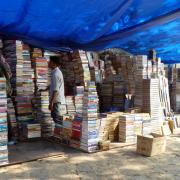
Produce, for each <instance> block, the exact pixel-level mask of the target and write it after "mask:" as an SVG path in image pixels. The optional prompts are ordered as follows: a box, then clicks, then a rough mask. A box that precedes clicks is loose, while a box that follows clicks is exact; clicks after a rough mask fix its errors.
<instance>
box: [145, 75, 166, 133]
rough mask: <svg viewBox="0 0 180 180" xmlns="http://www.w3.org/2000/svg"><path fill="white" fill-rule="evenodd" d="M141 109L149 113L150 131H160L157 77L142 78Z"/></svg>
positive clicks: (160, 111) (160, 113)
mask: <svg viewBox="0 0 180 180" xmlns="http://www.w3.org/2000/svg"><path fill="white" fill-rule="evenodd" d="M143 111H144V112H147V113H150V115H151V126H152V132H156V133H160V132H161V126H162V124H163V114H162V108H161V104H160V97H159V79H158V78H156V79H144V80H143Z"/></svg>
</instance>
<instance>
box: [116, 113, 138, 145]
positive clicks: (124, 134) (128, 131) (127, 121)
mask: <svg viewBox="0 0 180 180" xmlns="http://www.w3.org/2000/svg"><path fill="white" fill-rule="evenodd" d="M119 141H120V142H124V143H134V142H135V141H136V136H135V131H134V115H133V114H124V115H121V116H120V117H119Z"/></svg>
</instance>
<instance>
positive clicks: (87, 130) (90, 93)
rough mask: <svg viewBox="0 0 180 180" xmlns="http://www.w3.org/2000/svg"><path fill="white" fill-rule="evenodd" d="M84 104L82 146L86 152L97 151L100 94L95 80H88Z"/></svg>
mask: <svg viewBox="0 0 180 180" xmlns="http://www.w3.org/2000/svg"><path fill="white" fill-rule="evenodd" d="M83 104H84V108H83V121H82V130H81V131H82V132H81V146H80V148H81V149H82V150H84V151H86V152H95V151H96V150H97V149H98V126H97V119H98V96H97V92H96V85H95V82H87V85H86V86H85V92H84V102H83Z"/></svg>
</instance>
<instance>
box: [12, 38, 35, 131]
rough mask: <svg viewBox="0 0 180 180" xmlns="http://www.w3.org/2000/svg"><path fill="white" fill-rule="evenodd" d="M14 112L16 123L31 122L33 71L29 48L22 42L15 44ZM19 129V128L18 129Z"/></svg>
mask: <svg viewBox="0 0 180 180" xmlns="http://www.w3.org/2000/svg"><path fill="white" fill-rule="evenodd" d="M16 57H17V65H16V98H15V101H16V112H17V118H18V123H19V125H20V126H21V123H24V122H26V123H28V122H31V121H33V116H32V105H31V100H32V98H33V93H34V84H33V79H32V78H33V76H32V75H33V74H34V73H33V70H32V68H31V60H30V53H29V47H28V46H26V45H23V44H22V42H20V41H17V42H16ZM20 128H21V127H20Z"/></svg>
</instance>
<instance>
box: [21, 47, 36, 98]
mask: <svg viewBox="0 0 180 180" xmlns="http://www.w3.org/2000/svg"><path fill="white" fill-rule="evenodd" d="M22 58H23V76H22V78H23V86H22V89H23V95H26V96H29V97H31V98H32V96H33V95H34V83H33V78H34V70H33V69H32V66H31V57H30V48H29V46H28V45H25V44H22Z"/></svg>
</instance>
